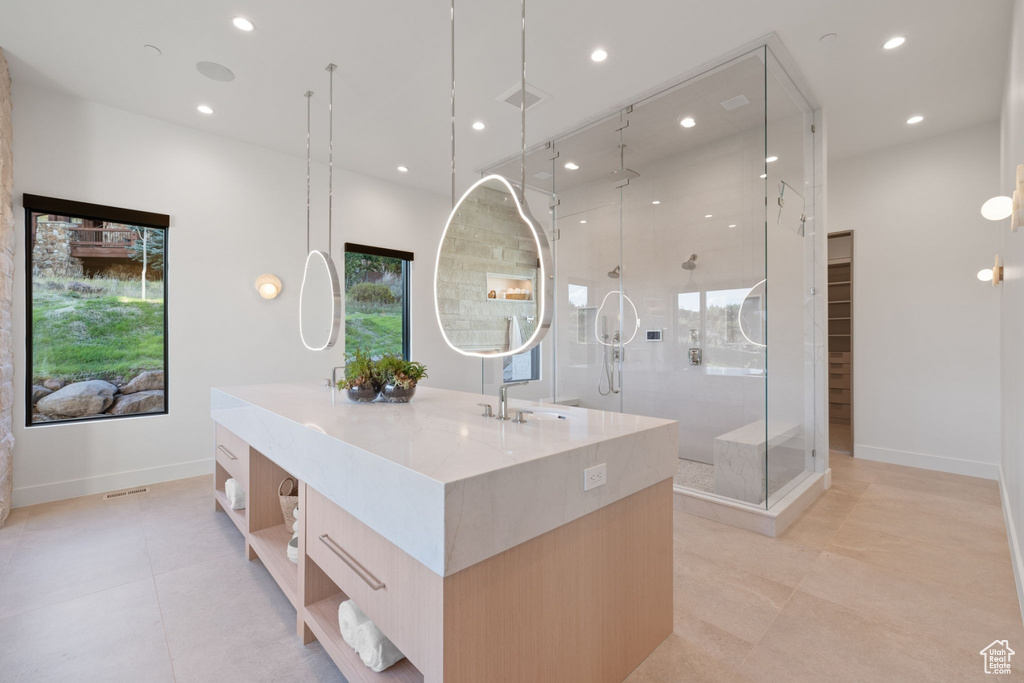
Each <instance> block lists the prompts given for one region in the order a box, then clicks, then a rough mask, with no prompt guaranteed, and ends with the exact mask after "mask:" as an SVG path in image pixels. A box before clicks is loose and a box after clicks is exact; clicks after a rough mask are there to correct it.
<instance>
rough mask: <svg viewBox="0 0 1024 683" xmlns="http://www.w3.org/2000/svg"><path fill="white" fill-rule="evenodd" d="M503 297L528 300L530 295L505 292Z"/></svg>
mask: <svg viewBox="0 0 1024 683" xmlns="http://www.w3.org/2000/svg"><path fill="white" fill-rule="evenodd" d="M505 298H506V299H512V300H513V301H529V300H530V295H529V294H506V295H505Z"/></svg>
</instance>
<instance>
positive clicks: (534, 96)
mask: <svg viewBox="0 0 1024 683" xmlns="http://www.w3.org/2000/svg"><path fill="white" fill-rule="evenodd" d="M549 97H551V96H550V95H548V94H547V93H546V92H543V91H541V90H538V89H537V88H535V87H533V86H532V85H530V84H529V83H527V84H526V108H527V109H532V108H533V107H535V106H537V105H538V104H540V103H541V102H543V101H544V100H546V99H548V98H549ZM497 100H498V101H499V102H507V103H509V104H511V105H512V106H513V107H515V108H516V109H519V106H520V104H521V103H522V101H523V89H522V86H521V84H520V83H516V84H515V85H513V86H512V87H511V88H509V89H508V90H506V91H505V92H503V93H501V94H500V95H498V97H497Z"/></svg>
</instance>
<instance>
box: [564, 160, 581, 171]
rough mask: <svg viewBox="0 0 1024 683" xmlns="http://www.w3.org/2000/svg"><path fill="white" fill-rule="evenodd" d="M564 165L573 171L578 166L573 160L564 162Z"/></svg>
mask: <svg viewBox="0 0 1024 683" xmlns="http://www.w3.org/2000/svg"><path fill="white" fill-rule="evenodd" d="M565 167H566V168H567V169H569V170H570V171H575V170H576V169H578V168H579V165H578V164H576V163H575V162H572V161H568V162H566V164H565Z"/></svg>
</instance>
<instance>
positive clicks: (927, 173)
mask: <svg viewBox="0 0 1024 683" xmlns="http://www.w3.org/2000/svg"><path fill="white" fill-rule="evenodd" d="M998 145H999V131H998V128H997V126H996V125H995V124H988V125H984V126H980V127H976V128H970V129H967V130H963V131H959V132H956V133H952V134H949V135H943V136H940V137H934V138H930V139H927V140H923V141H920V142H915V143H911V144H907V145H901V146H897V147H891V148H888V149H885V150H881V151H878V152H873V153H870V154H866V155H863V156H859V157H854V158H849V159H842V160H840V161H837V162H834V163H831V164H830V165H829V217H828V218H829V230H830V231H831V232H840V231H844V230H853V235H854V236H853V246H854V295H853V299H854V309H853V321H854V330H853V334H854V346H853V400H854V404H853V417H854V455H855V456H856V457H861V458H868V459H872V460H881V461H885V462H893V463H898V464H902V465H911V466H915V467H925V468H929V469H936V470H942V471H947V472H956V473H960V474H968V475H972V476H980V477H988V478H991V479H995V478H997V476H998V463H999V423H1000V419H999V405H998V400H999V399H998V387H999V290H997V289H993V288H992V287H991V286H990V285H987V284H984V283H981V282H979V281H978V280H977V277H976V274H977V272H978V270H980V269H982V268H985V267H990V266H991V263H992V259H993V255H994V254H995V253H996V252H997V251H998V248H999V241H998V240H999V238H998V235H997V231H995V230H994V229H993V226H992V224H991V223H990V222H989V221H986V220H985V219H983V218H982V217H981V215H980V213H979V211H978V209H979V207H980V206H981V204H982V202H984V200H985V199H987V198H988V197H990V196H991V195H992V194H993V193H994V189H995V188H997V187H998V186H999V184H998V179H997V177H996V169H997V167H998V158H999V152H998Z"/></svg>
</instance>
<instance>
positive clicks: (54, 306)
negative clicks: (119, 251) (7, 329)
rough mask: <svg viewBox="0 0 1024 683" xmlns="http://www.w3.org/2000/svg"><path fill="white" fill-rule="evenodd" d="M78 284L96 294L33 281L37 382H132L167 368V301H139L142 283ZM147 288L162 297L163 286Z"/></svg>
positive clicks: (33, 372)
mask: <svg viewBox="0 0 1024 683" xmlns="http://www.w3.org/2000/svg"><path fill="white" fill-rule="evenodd" d="M78 281H79V282H82V283H86V284H87V285H89V286H92V287H94V288H97V291H94V292H90V293H85V294H81V293H79V292H75V291H69V290H67V289H61V288H60V287H58V286H56V285H53V286H46V281H38V280H37V281H36V282H35V283H34V286H33V300H32V303H33V305H32V376H33V382H38V381H41V380H43V379H45V378H51V377H54V378H60V379H65V380H71V381H78V380H82V379H113V378H115V377H118V376H121V377H124V378H125V379H130V378H131V377H133V376H135V375H137V374H138V373H139V372H141V371H143V370H162V369H163V364H164V302H163V300H162V299H147V300H142V299H139V298H135V297H138V296H139V295H140V294H141V292H140V291H139V289H140V283H139V282H138V281H136V282H134V283H128V282H126V283H123V284H122V283H120V282H117V281H108V280H98V279H97V280H90V279H80V280H78ZM50 282H53V281H50ZM62 284H64V285H66V283H62ZM147 290H148V291H147V293H152V294H162V293H163V283H162V282H150V283H147Z"/></svg>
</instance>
